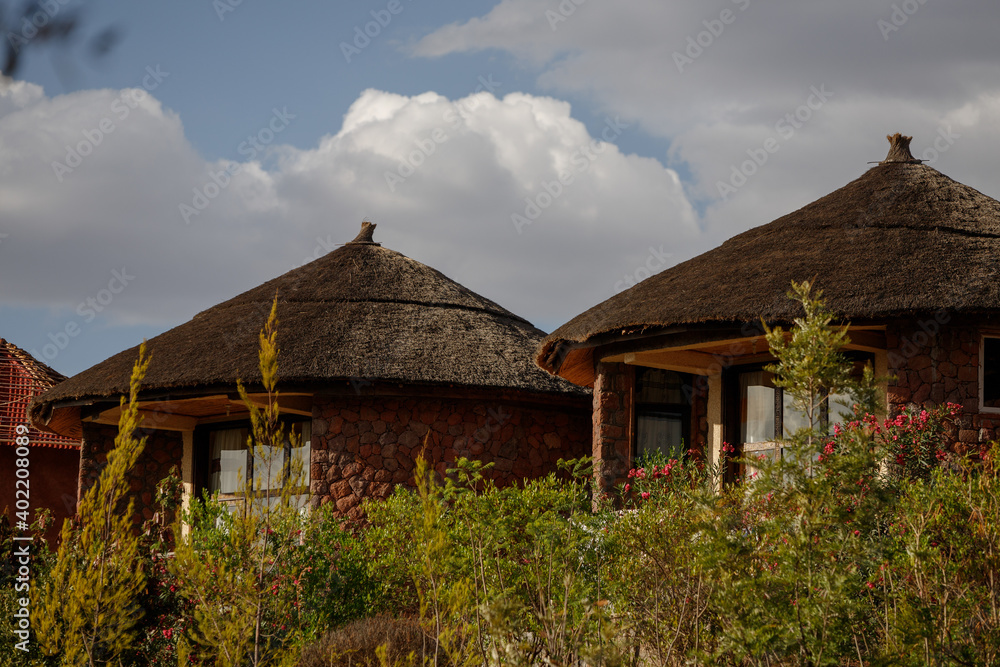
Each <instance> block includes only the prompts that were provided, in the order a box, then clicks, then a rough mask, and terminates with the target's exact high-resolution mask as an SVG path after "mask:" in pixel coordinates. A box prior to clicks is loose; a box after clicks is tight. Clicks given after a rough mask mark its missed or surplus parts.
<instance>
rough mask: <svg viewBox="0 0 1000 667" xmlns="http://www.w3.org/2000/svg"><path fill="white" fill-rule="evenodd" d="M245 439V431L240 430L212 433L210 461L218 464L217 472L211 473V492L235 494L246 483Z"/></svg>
mask: <svg viewBox="0 0 1000 667" xmlns="http://www.w3.org/2000/svg"><path fill="white" fill-rule="evenodd" d="M246 438H247V431H246V430H245V429H240V428H234V429H228V430H225V431H214V432H213V433H212V446H211V459H212V461H213V462H215V461H218V462H219V470H218V471H216V472H213V473H212V480H211V490H212V491H219V492H220V493H223V494H232V493H236V492H237V491H239V488H240V486H242V484H243V483H244V482H246V479H247V451H246V442H247V440H246ZM213 468H214V466H213Z"/></svg>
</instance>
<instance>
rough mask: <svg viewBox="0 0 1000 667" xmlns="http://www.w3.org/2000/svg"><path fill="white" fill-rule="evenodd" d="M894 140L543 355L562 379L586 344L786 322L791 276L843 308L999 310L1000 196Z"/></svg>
mask: <svg viewBox="0 0 1000 667" xmlns="http://www.w3.org/2000/svg"><path fill="white" fill-rule="evenodd" d="M888 139H889V142H890V146H891V148H890V151H889V155H888V156H887V158H886V159H885V160H884V161H882V162H880V163H878V164H877V165H876V166H874V167H872V168H871V169H869V170H868V171H867V172H865V173H864V174H863V175H862V176H861V177H860V178H858V179H857V180H855V181H852V182H851V183H848V184H847V185H845V186H844V187H842V188H840V189H839V190H836V191H834V192H832V193H831V194H829V195H827V196H825V197H822V198H821V199H818V200H817V201H815V202H813V203H811V204H808V205H807V206H804V207H803V208H801V209H799V210H797V211H795V212H793V213H789V214H788V215H785V216H783V217H781V218H778V219H777V220H775V221H773V222H771V223H769V224H766V225H762V226H760V227H756V228H754V229H751V230H749V231H747V232H744V233H742V234H739V235H737V236H735V237H733V238H731V239H729V240H728V241H726V242H725V243H723V244H722V245H721V246H719V247H717V248H715V249H714V250H710V251H708V252H706V253H704V254H702V255H699V256H697V257H694V258H693V259H690V260H688V261H686V262H683V263H682V264H679V265H677V266H674V267H672V268H670V269H667V270H665V271H663V272H661V273H659V274H657V275H655V276H653V277H651V278H648V279H646V280H644V281H643V282H641V283H639V284H638V285H636V286H634V287H632V288H631V289H629V290H627V291H625V292H622V293H620V294H617V295H616V296H614V297H612V298H610V299H608V300H607V301H605V302H603V303H601V304H599V305H597V306H595V307H593V308H591V309H590V310H588V311H586V312H585V313H583V314H581V315H579V316H577V317H575V318H573V319H572V320H570V321H569V322H567V323H566V324H564V325H563V326H561V327H559V328H558V329H557V330H556V331H554V332H553V333H552V334H550V335H549V336H548V337H547V338H545V340H544V341H542V344H541V345H540V347H539V349H538V351H537V354H536V361H537V363H538V364H539V365H540V366H541V367H542V368H544V369H546V370H548V371H549V372H552V373H559V374H560V375H563V376H564V377H566V376H567V375H568V374H567V373H566V372H565V369H566V368H565V367H566V366H567V365H576V366H580V367H581V368H583V366H585V365H586V364H587V363H590V364H591V365H592V360H589V361H588V360H586V359H584V358H583V357H586V356H589V355H588V353H587V352H586V349H587V348H593V347H594V346H596V345H598V344H601V343H602V341H603V342H608V341H610V340H614V339H616V338H619V337H620V336H622V335H629V334H642V333H654V332H656V331H662V330H663V329H664V328H668V327H678V326H697V325H701V324H706V323H738V322H756V321H760V318H763V319H764V320H767V321H771V322H788V321H791V320H792V318H794V317H797V316H798V315H799V314H800V306H798V304H796V303H794V302H792V301H791V300H789V298H788V296H787V293H788V291H789V287H790V284H791V282H792V281H793V280H795V281H803V280H812V279H815V285H816V287H818V288H820V289H822V290H823V294H824V296H825V298H826V302H827V305H828V307H830V308H831V309H832V310H833V311H834V312H836V313H839V314H840V315H842V316H843V317H845V318H852V319H853V318H881V317H887V316H894V315H903V314H913V313H917V312H935V311H938V310H940V309H941V308H947V309H948V310H949V311H952V312H969V313H974V312H983V311H991V312H994V313H995V312H1000V202H998V201H996V200H995V199H992V198H990V197H987V196H986V195H984V194H982V193H981V192H979V191H977V190H975V189H973V188H970V187H968V186H966V185H963V184H961V183H958V182H956V181H954V180H952V179H950V178H948V177H947V176H945V175H944V174H942V173H940V172H939V171H937V170H935V169H933V168H932V167H929V166H927V165H925V164H922V161H921V160H917V159H914V158H913V156H912V154H911V153H910V149H909V143H910V139H911V137H904V136H901V135H899V134H896V135H893V136H890V137H888ZM560 368H563V371H564V372H560ZM569 375H572V373H570V374H569ZM585 375H586V374H585V373H582V374H581V375H580V377H584V376H585Z"/></svg>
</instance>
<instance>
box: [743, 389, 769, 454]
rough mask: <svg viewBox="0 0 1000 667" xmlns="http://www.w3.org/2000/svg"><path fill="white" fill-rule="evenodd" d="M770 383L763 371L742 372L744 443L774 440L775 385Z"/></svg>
mask: <svg viewBox="0 0 1000 667" xmlns="http://www.w3.org/2000/svg"><path fill="white" fill-rule="evenodd" d="M768 384H769V383H768V382H767V379H766V378H765V373H764V372H763V371H757V372H755V373H742V374H740V396H741V397H742V400H743V415H742V419H741V420H740V421H741V424H740V436H741V438H742V440H743V442H744V443H753V442H770V441H772V440H774V387H770V386H767V385H768Z"/></svg>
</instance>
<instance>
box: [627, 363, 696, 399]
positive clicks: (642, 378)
mask: <svg viewBox="0 0 1000 667" xmlns="http://www.w3.org/2000/svg"><path fill="white" fill-rule="evenodd" d="M636 389H637V391H636V402H637V403H677V404H680V403H684V402H685V397H684V381H683V379H682V377H681V375H680V373H675V372H673V371H665V370H661V369H658V368H643V369H640V371H639V374H638V376H637V377H636Z"/></svg>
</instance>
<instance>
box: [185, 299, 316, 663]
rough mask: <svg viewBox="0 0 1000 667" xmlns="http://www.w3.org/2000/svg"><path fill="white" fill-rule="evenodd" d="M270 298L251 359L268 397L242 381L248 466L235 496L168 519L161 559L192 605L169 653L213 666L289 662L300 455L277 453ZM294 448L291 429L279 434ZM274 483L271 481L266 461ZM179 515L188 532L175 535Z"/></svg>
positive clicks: (295, 617)
mask: <svg viewBox="0 0 1000 667" xmlns="http://www.w3.org/2000/svg"><path fill="white" fill-rule="evenodd" d="M277 306H278V302H277V298H276V299H275V301H274V304H273V305H272V308H271V314H270V316H269V317H268V320H267V323H266V325H265V326H264V329H263V331H261V333H260V352H259V366H260V372H261V378H262V384H263V388H264V391H265V392H266V393H267V402H266V404H265V405H264V407H258V406H257V405H256V404H255V403H254V402H253V401H252V400H251V398H250V396H249V395H248V393H247V390H246V388H245V387H244V386H243V384H242V383H241V382H238V383H237V388H238V390H239V393H240V396H241V397H242V399H243V402H244V404H245V405H246V406H247V410H248V411H249V413H250V422H251V434H250V436H249V437H248V439H247V447H248V449H249V452H248V454H249V457H248V458H249V460H252V461H254V468H253V472H252V474H250V475H248V476H247V478H246V479H244V480H242V489H241V495H242V497H243V502H242V503H241V505H240V506H239V507H237V508H235V511H232V512H230V511H227V510H226V509H225V508H224V507H222V506H221V504H220V503H219V502H218V500H217V499H207V501H206V502H204V503H201V502H198V503H195V507H194V508H193V511H192V512H190V513H188V514H187V515H186V516H184V517H181V518H179V519H178V520H177V522H176V523H175V525H174V536H175V544H176V548H175V557H174V560H173V561H172V563H171V565H170V567H171V569H172V571H173V573H174V574H175V575H176V576H177V577H178V578H179V580H180V592H181V594H182V595H183V596H184V597H186V598H188V599H189V600H191V601H192V603H193V604H194V626H193V627H192V628H191V630H190V631H189V632H188V633H186V636H185V637H184V638H183V639H182V641H181V642H180V644H179V655H178V659H179V661H181V662H182V663H183V664H187V661H188V660H189V659H190V658H194V660H196V661H199V662H202V663H208V664H214V665H217V666H219V667H236V666H237V665H244V664H249V665H252V666H253V667H259V666H261V665H283V664H294V662H295V661H296V660H297V658H298V641H297V636H296V633H295V630H296V629H297V628H298V625H299V622H300V617H299V612H298V607H297V605H296V601H295V599H294V590H295V589H294V582H295V580H296V579H297V574H298V573H293V572H290V571H289V568H290V567H291V563H292V562H293V561H292V559H291V558H289V555H290V553H291V550H293V549H295V548H297V547H298V542H299V539H300V534H301V529H302V527H303V520H302V517H301V515H300V509H301V507H300V506H299V501H298V499H297V497H296V493H297V492H298V491H299V486H300V480H301V478H302V470H301V469H300V468H301V463H299V465H298V466H296V465H295V464H296V463H298V462H291V464H289V462H286V461H284V459H283V457H282V452H283V451H284V442H285V438H286V434H285V428H284V426H283V424H282V422H281V420H280V410H279V407H278V389H277V386H278V344H277V326H278V317H277ZM287 437H288V438H289V439H290V440H291V441H292V442H291V444H292V447H293V448H295V447H296V445H297V444H298V443H297V442H296V440H297V436H295V434H292V433H289V434H288V436H287ZM274 466H279V469H280V470H281V471H282V472H281V474H282V483H281V486H280V488H279V489H272V488H271V484H270V480H271V479H272V475H271V468H272V467H274ZM182 520H183V521H187V522H188V525H189V526H190V529H191V532H190V533H189V534H186V535H185V534H184V530H183V529H182Z"/></svg>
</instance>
